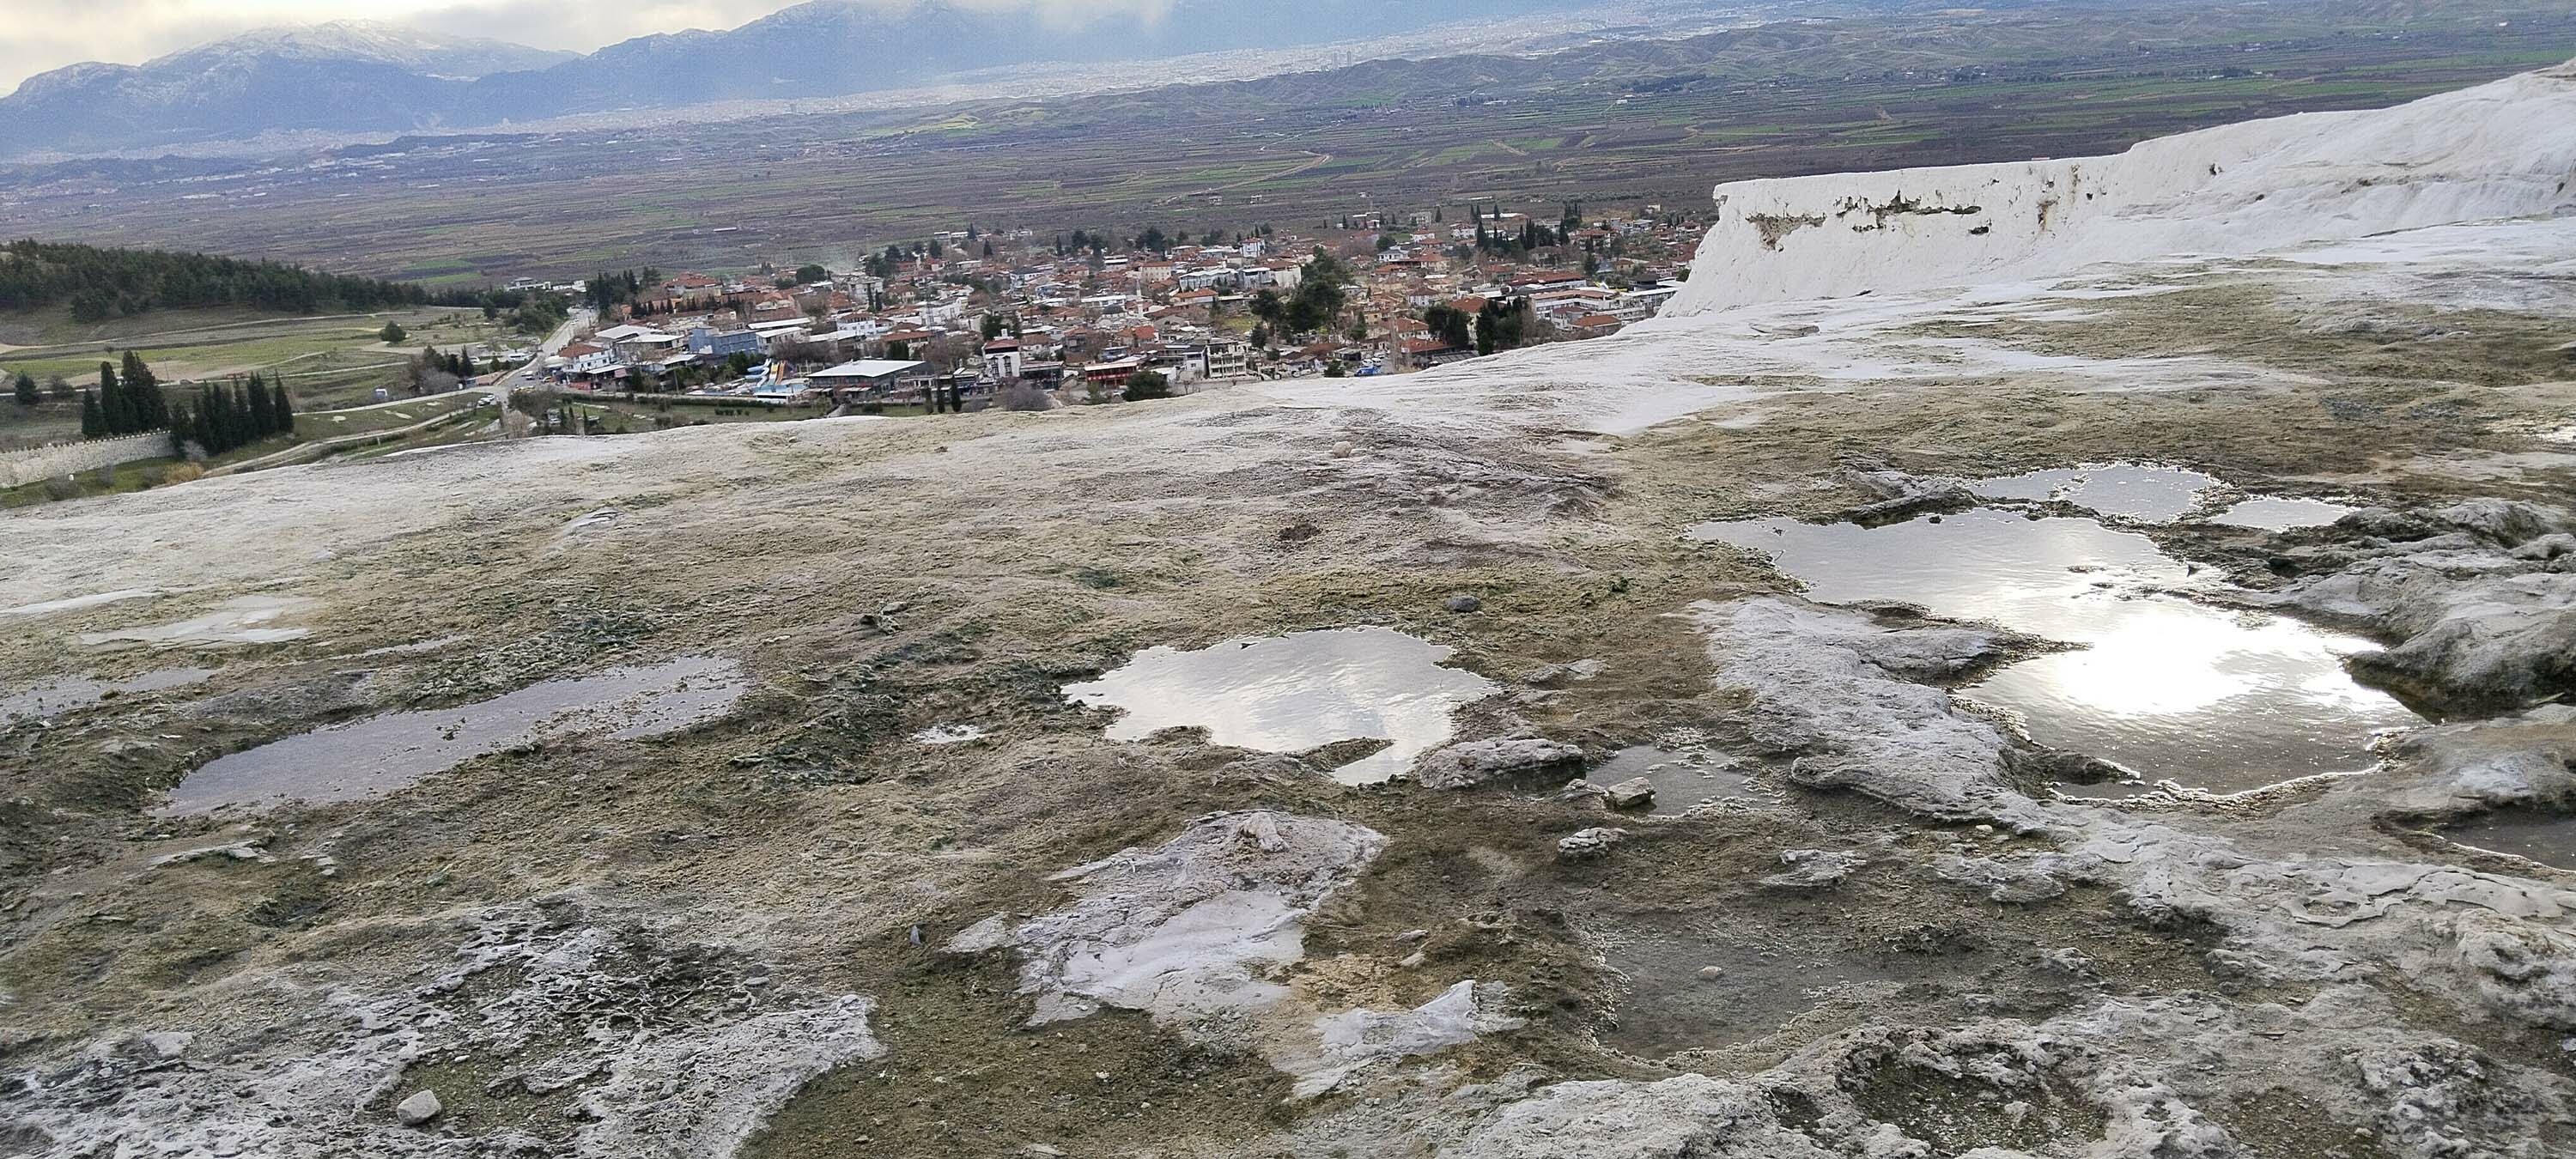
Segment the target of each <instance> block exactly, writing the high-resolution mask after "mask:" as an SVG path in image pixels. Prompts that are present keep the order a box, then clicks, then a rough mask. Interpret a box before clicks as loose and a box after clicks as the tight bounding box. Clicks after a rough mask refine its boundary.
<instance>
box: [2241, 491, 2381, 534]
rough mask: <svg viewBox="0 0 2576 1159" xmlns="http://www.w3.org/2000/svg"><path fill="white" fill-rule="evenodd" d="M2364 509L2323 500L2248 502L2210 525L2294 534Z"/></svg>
mask: <svg viewBox="0 0 2576 1159" xmlns="http://www.w3.org/2000/svg"><path fill="white" fill-rule="evenodd" d="M2358 510H2360V508H2358V507H2346V506H2344V505H2343V504H2341V503H2328V502H2326V501H2325V500H2323V499H2275V498H2263V499H2248V500H2246V501H2244V502H2242V503H2239V504H2237V505H2235V506H2233V507H2230V508H2228V509H2227V510H2225V511H2223V512H2220V513H2219V514H2218V515H2217V516H2216V517H2214V518H2212V519H2211V520H2210V522H2212V523H2215V524H2218V525H2219V526H2222V527H2251V528H2254V529H2255V530H2258V531H2294V530H2297V529H2298V528H2302V527H2325V526H2329V525H2331V524H2332V523H2334V521H2335V520H2338V519H2341V518H2343V517H2344V516H2346V515H2350V514H2352V513H2353V512H2355V511H2358Z"/></svg>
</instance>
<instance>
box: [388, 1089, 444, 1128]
mask: <svg viewBox="0 0 2576 1159" xmlns="http://www.w3.org/2000/svg"><path fill="white" fill-rule="evenodd" d="M446 1109H447V1108H446V1107H444V1106H441V1105H440V1104H439V1101H438V1096H437V1095H436V1094H433V1093H431V1092H429V1091H416V1092H414V1093H413V1094H412V1096H411V1097H410V1098H408V1099H404V1100H403V1101H402V1102H400V1103H397V1104H395V1105H394V1117H395V1118H397V1119H400V1120H402V1125H403V1126H406V1127H417V1126H419V1125H421V1124H423V1123H426V1122H428V1121H430V1120H431V1119H435V1118H437V1117H438V1114H439V1112H441V1111H444V1110H446Z"/></svg>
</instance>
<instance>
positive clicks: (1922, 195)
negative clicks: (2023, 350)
mask: <svg viewBox="0 0 2576 1159" xmlns="http://www.w3.org/2000/svg"><path fill="white" fill-rule="evenodd" d="M1716 198H1717V205H1718V220H1717V224H1716V225H1715V226H1713V227H1711V229H1710V230H1709V234H1708V239H1707V240H1706V241H1705V242H1703V243H1702V245H1701V247H1700V250H1699V256H1698V259H1697V260H1696V261H1695V262H1694V263H1693V265H1692V268H1691V280H1690V283H1689V285H1688V287H1687V288H1686V289H1684V290H1683V292H1682V293H1681V295H1680V296H1679V297H1677V298H1675V299H1674V301H1673V303H1672V305H1671V306H1670V307H1669V308H1668V309H1667V310H1666V311H1665V316H1666V317H1687V316H1690V315H1694V314H1707V313H1711V312H1715V311H1721V310H1728V309H1732V308H1735V307H1739V306H1745V305H1750V304H1754V303H1763V302H1783V301H1793V300H1799V299H1806V298H1824V297H1837V296H1843V295H1850V294H1858V293H1863V292H1867V291H1880V292H1888V291H1903V290H1914V289H1926V288H1932V287H1941V286H1962V285H1973V284H1980V283H1990V282H1999V281H2010V280H2018V279H2024V278H2033V277H2044V276H2047V275H2051V274H2059V273H2065V272H2069V271H2072V270H2076V269H2080V268H2082V267H2085V266H2090V265H2095V264H2098V263H2104V262H2119V261H2137V260H2143V259H2147V258H2154V257H2160V256H2164V255H2177V254H2201V255H2233V254H2251V253H2256V252H2260V251H2264V250H2270V249H2278V248H2280V247H2283V246H2289V245H2296V244H2299V243H2303V242H2312V241H2326V240H2333V239H2340V238H2352V237H2362V236H2366V235H2370V234H2377V233H2387V232H2391V231H2395V230H2404V229H2414V228H2419V227H2423V226H2431V225H2441V224H2446V223H2451V222H2465V221H2481V220H2489V219H2496V218H2512V217H2526V216H2532V215H2538V214H2555V213H2564V212H2568V211H2570V210H2576V62H2571V63H2570V64H2568V65H2564V66H2561V67H2559V68H2555V69H2550V70H2547V71H2543V72H2536V73H2526V74H2523V75H2521V76H2515V77H2509V78H2506V79H2504V80H2501V81H2497V82H2495V83H2493V84H2489V85H2483V86H2480V87H2478V88H2473V89H2466V90H2462V91H2460V92H2454V93H2446V94H2443V95H2440V96H2435V97H2428V98H2426V99H2424V100H2420V101H2416V102H2414V103H2412V104H2407V105H2401V106H2398V107H2396V108H2391V109H2379V110H2372V111H2367V112H2347V113H2307V114H2301V115H2297V116H2289V117H2280V118H2276V119H2273V120H2265V121H2251V122H2247V123H2244V124H2237V125H2226V126H2222V127H2219V128H2214V129H2206V130H2202V131H2199V132H2194V133H2185V134H2181V135H2178V136H2172V137H2164V138H2159V139H2157V140H2153V141H2148V142H2145V143H2143V144H2140V145H2138V146H2137V147H2135V148H2133V149H2130V150H2129V151H2128V152H2126V153H2122V154H2119V155H2117V156H2112V157H2086V158H2078V159H2073V160H2039V161H2027V162H2012V163H2005V164H1994V165H1962V166H1956V167H1949V168H1938V169H1900V170H1894V171H1890V172H1882V173H1843V174H1831V175H1825V176H1815V177H1794V178H1780V179H1772V180H1762V181H1741V182H1733V183H1729V184H1726V185H1721V186H1718V187H1717V191H1716Z"/></svg>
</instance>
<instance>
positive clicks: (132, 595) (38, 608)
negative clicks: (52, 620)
mask: <svg viewBox="0 0 2576 1159" xmlns="http://www.w3.org/2000/svg"><path fill="white" fill-rule="evenodd" d="M160 594H161V592H160V591H159V590H158V589H156V588H119V589H117V590H116V591H112V592H99V593H97V594H94V595H86V596H73V597H71V598H70V599H64V600H47V601H45V602H43V603H40V604H20V605H18V606H17V607H14V608H0V616H42V615H47V614H50V613H53V612H72V611H78V610H80V609H82V608H95V607H99V606H101V605H105V604H114V603H122V602H124V601H126V600H139V599H142V598H144V597H146V596H157V595H160Z"/></svg>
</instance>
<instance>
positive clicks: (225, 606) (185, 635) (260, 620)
mask: <svg viewBox="0 0 2576 1159" xmlns="http://www.w3.org/2000/svg"><path fill="white" fill-rule="evenodd" d="M312 606H313V601H311V600H308V599H302V598H300V597H295V596H238V597H235V598H233V599H229V600H225V601H224V602H222V603H220V604H217V605H215V607H214V610H213V611H210V612H207V613H206V614H205V615H202V616H196V617H192V618H190V619H185V620H178V621H174V622H172V623H167V624H154V625H150V626H148V627H140V628H119V629H117V630H115V631H113V632H90V633H87V634H85V635H83V636H82V637H81V643H83V644H89V645H92V646H97V645H102V644H149V645H151V646H153V647H155V648H190V647H197V648H211V647H220V646H224V645H229V644H278V643H283V642H285V641H288V640H300V639H303V638H304V637H306V636H310V635H312V634H313V632H312V629H309V628H272V627H267V626H265V625H267V624H269V623H270V622H271V621H274V620H277V619H280V618H282V617H285V616H288V615H291V614H293V613H296V612H301V611H303V610H305V609H307V608H310V607H312Z"/></svg>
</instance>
